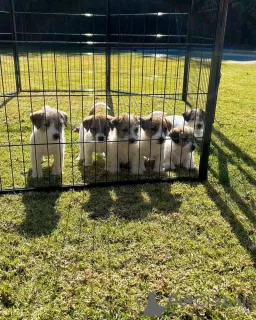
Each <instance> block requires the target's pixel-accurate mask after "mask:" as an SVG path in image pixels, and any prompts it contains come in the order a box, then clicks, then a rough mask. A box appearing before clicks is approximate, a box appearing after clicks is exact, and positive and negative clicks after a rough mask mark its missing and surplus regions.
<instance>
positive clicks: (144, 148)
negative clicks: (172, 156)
mask: <svg viewBox="0 0 256 320" xmlns="http://www.w3.org/2000/svg"><path fill="white" fill-rule="evenodd" d="M170 130H171V123H170V122H169V121H168V120H167V119H166V118H165V117H164V116H163V114H162V115H159V114H157V113H156V114H155V113H150V114H149V115H148V116H147V117H145V118H143V117H142V118H141V131H140V150H139V152H140V154H141V155H142V156H143V157H144V158H146V159H148V160H155V164H154V169H153V171H154V172H162V171H163V162H164V144H165V140H166V135H167V133H168V132H169V131H170Z"/></svg>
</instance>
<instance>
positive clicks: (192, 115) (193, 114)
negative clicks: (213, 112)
mask: <svg viewBox="0 0 256 320" xmlns="http://www.w3.org/2000/svg"><path fill="white" fill-rule="evenodd" d="M166 118H167V119H168V120H169V121H170V122H171V124H172V125H173V127H174V128H175V127H178V126H189V127H191V128H193V129H194V135H195V137H196V139H197V140H198V141H201V140H202V139H203V136H204V123H205V112H204V110H202V109H190V110H188V111H185V112H183V114H182V116H179V115H174V116H168V117H166Z"/></svg>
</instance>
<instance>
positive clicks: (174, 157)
mask: <svg viewBox="0 0 256 320" xmlns="http://www.w3.org/2000/svg"><path fill="white" fill-rule="evenodd" d="M169 137H170V138H171V139H169V140H166V142H165V146H164V169H165V171H168V170H175V169H176V167H177V166H182V167H184V168H186V169H188V170H192V169H196V168H197V167H196V165H195V164H194V155H193V151H194V150H195V149H196V142H195V137H194V130H193V129H192V128H191V127H189V126H180V127H176V128H174V129H173V130H172V131H171V132H170V134H169Z"/></svg>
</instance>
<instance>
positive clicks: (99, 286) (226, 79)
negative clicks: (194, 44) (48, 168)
mask: <svg viewBox="0 0 256 320" xmlns="http://www.w3.org/2000/svg"><path fill="white" fill-rule="evenodd" d="M148 61H150V60H148ZM175 63H177V61H175ZM181 64H182V62H181ZM24 65H25V62H24V64H23V67H24ZM63 67H64V66H63ZM148 68H152V66H149V67H148ZM148 68H145V70H146V71H148V70H149V69H148ZM174 69H175V68H174ZM174 69H172V70H171V69H170V72H173V70H174ZM24 70H25V67H24ZM134 70H136V69H134ZM151 70H152V69H151ZM163 70H164V69H163ZM24 72H25V71H24ZM135 74H136V72H135ZM148 74H149V75H150V74H151V71H150V72H148ZM255 74H256V65H238V64H237V65H236V64H223V66H222V78H221V85H220V90H219V99H218V106H217V113H216V120H215V123H214V131H213V141H212V147H211V156H210V166H209V179H208V181H207V182H205V183H174V184H165V183H162V184H154V185H153V184H148V185H142V186H141V185H138V186H124V187H118V188H99V189H97V188H96V189H90V190H85V191H80V192H76V191H73V190H70V191H68V192H51V193H40V194H39V193H32V192H29V193H23V194H9V195H4V196H1V198H0V206H1V212H0V219H1V224H0V244H1V246H0V249H1V254H0V280H1V282H0V319H1V320H2V319H14V320H16V319H17V320H18V319H33V320H34V319H40V320H41V319H45V320H50V319H54V320H55V319H60V320H64V319H127V320H128V319H140V318H141V319H143V309H144V307H145V306H146V302H147V294H148V293H149V292H154V293H155V295H156V299H157V301H158V302H159V303H160V304H161V305H162V306H164V307H166V309H167V310H166V312H165V313H164V314H163V315H162V316H161V317H159V319H184V320H185V319H255V318H256V308H255V302H256V294H255V287H256V285H255V284H256V269H255V267H256V264H255V262H256V228H255V224H256V216H255V212H256V188H255V185H256V170H255V168H256V160H255V159H256V151H255V139H256V117H255V115H256V106H255V103H254V96H255V94H256V77H255ZM137 75H138V73H137ZM60 79H63V81H64V78H61V76H60ZM49 81H50V80H49ZM99 81H101V80H100V79H99ZM53 82H54V81H53ZM72 83H73V82H72ZM97 83H98V82H97ZM135 83H136V81H135ZM172 84H173V82H172V81H170V84H169V85H170V86H171V85H172ZM151 85H152V81H151V82H150V84H148V86H149V88H150V86H151ZM177 85H178V86H180V85H181V84H179V82H177ZM28 88H29V87H28ZM124 88H127V84H124ZM128 88H129V87H128ZM157 88H158V89H157ZM156 89H157V90H160V91H161V85H159V86H158V87H157V86H156ZM145 90H146V89H145ZM170 90H171V89H170ZM160 91H159V92H160ZM46 99H47V103H49V104H50V103H51V102H53V101H56V97H47V98H46ZM70 99H72V101H71V102H72V106H73V108H74V113H72V114H74V117H76V116H78V114H79V117H81V112H82V111H81V110H82V108H80V109H79V108H78V107H77V108H75V106H86V108H87V109H86V110H88V108H89V106H90V103H91V102H93V100H94V99H93V97H91V98H88V99H87V98H86V101H82V98H81V97H70ZM115 99H117V100H114V101H113V106H118V107H119V106H120V110H122V111H125V110H126V109H127V108H128V107H129V106H130V107H131V110H136V106H137V105H138V104H140V100H137V99H140V97H139V98H137V97H134V98H133V99H132V100H131V101H129V99H128V98H125V99H124V98H120V99H123V100H121V101H123V102H124V103H123V104H122V103H121V102H120V101H119V100H118V99H119V98H118V97H116V98H115ZM147 99H148V100H146V98H145V103H144V104H143V106H144V108H145V110H144V112H146V111H147V110H149V109H150V107H152V99H151V98H147ZM43 100H44V99H43V98H41V97H33V98H32V101H33V106H32V107H33V108H35V109H38V107H39V106H40V104H41V103H43V102H44V101H43ZM98 100H99V98H98ZM30 101H31V100H30V97H29V94H28V96H27V97H25V96H24V97H23V98H20V99H19V103H20V111H21V119H23V121H22V122H21V125H22V129H23V130H22V132H23V136H22V137H21V136H20V135H18V136H17V132H19V122H18V119H19V113H18V111H17V110H18V108H17V100H16V101H15V99H12V100H11V101H9V102H8V104H7V108H6V110H16V113H15V112H14V111H13V112H14V116H13V117H10V120H9V122H10V123H11V124H12V125H10V129H11V128H13V131H12V130H10V139H11V141H12V142H15V143H17V142H20V141H21V140H20V139H23V140H22V141H23V142H24V141H27V139H28V138H29V134H30V130H31V126H30V123H29V121H27V114H28V113H29V112H30V108H31V105H30ZM162 101H163V100H162V99H159V105H160V106H161V105H162ZM58 102H59V105H60V106H62V105H63V106H64V110H65V108H67V109H66V110H69V109H68V106H69V104H68V103H69V97H58ZM154 103H155V108H156V107H157V105H158V101H157V100H156V101H155V102H154ZM26 104H27V109H26ZM15 106H16V109H15ZM166 107H167V111H168V112H171V111H172V110H173V109H172V108H173V102H172V101H167V102H166ZM182 107H183V106H182V105H179V103H177V112H178V111H179V110H180V109H179V108H182ZM8 108H9V109H8ZM133 108H134V109H133ZM168 108H169V109H168ZM72 110H73V109H72ZM115 111H116V110H115ZM76 112H77V113H76ZM85 112H86V111H85ZM4 121H5V116H4V108H3V109H1V123H0V126H1V128H0V129H1V131H3V130H4V132H3V134H2V137H1V143H3V141H6V140H4V139H6V136H5V135H6V123H4ZM76 124H77V123H75V121H74V122H73V121H72V119H71V124H70V127H71V128H72V126H73V125H76ZM70 127H69V128H68V129H70ZM69 131H70V132H71V130H69ZM67 132H68V131H67ZM69 135H72V133H69ZM75 147H77V146H75ZM14 149H15V148H14ZM25 149H26V148H25ZM6 150H8V149H6ZM6 152H7V151H5V152H3V153H2V154H1V156H0V159H1V168H0V169H1V176H2V185H4V186H5V187H12V179H11V178H10V169H8V168H9V167H8V166H7V169H5V163H8V161H7V160H6V159H5V158H3V157H4V156H5V153H6ZM13 152H14V156H13V157H14V158H13V161H14V164H15V166H14V167H15V186H23V185H24V184H25V182H26V181H25V180H26V179H25V177H26V176H27V171H28V170H29V159H28V158H27V157H28V151H26V150H24V157H25V159H26V162H25V164H26V167H25V168H23V167H22V166H23V162H22V161H21V160H20V158H21V157H20V155H21V156H22V152H21V150H20V148H18V147H17V153H16V154H15V150H14V151H13ZM75 153H76V152H75V151H72V152H71V153H70V154H74V155H75ZM69 161H71V160H70V159H68V160H67V162H68V163H67V166H68V168H69V163H70V162H69ZM71 163H72V162H71ZM8 165H9V164H8ZM17 166H18V169H17ZM75 170H77V169H75ZM68 172H69V171H68V170H67V173H66V172H65V174H66V177H67V178H65V176H64V179H68V182H69V181H70V179H71V178H72V177H76V178H75V179H76V180H75V182H78V179H79V174H73V175H72V174H69V173H68ZM171 294H174V295H176V296H179V297H184V298H187V299H189V297H192V298H193V299H195V297H196V296H199V297H200V298H199V300H200V305H199V304H197V305H193V306H190V305H188V304H187V305H185V306H184V305H181V304H180V303H175V304H172V305H169V306H168V297H169V296H170V295H171ZM208 297H209V298H210V303H209V302H208V301H209V300H208ZM238 298H239V299H240V300H241V301H242V303H241V305H236V306H232V305H231V304H232V303H231V302H232V301H233V302H234V301H236V300H237V299H238ZM214 299H215V300H214ZM225 299H229V300H228V301H229V303H226V304H224V301H225ZM214 301H220V302H221V303H219V304H216V303H215V304H214V303H213V302H214ZM227 304H229V305H227ZM145 319H146V318H145Z"/></svg>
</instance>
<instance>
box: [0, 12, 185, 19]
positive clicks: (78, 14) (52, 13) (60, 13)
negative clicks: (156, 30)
mask: <svg viewBox="0 0 256 320" xmlns="http://www.w3.org/2000/svg"><path fill="white" fill-rule="evenodd" d="M0 13H1V12H0ZM3 13H10V12H8V11H3ZM15 14H35V15H51V16H52V15H53V16H54V15H64V16H84V17H88V18H90V17H107V15H106V14H95V13H89V12H87V13H66V12H33V11H15ZM163 15H174V16H176V15H185V16H186V15H188V12H151V13H150V12H148V13H110V14H109V16H110V17H119V16H163Z"/></svg>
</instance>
